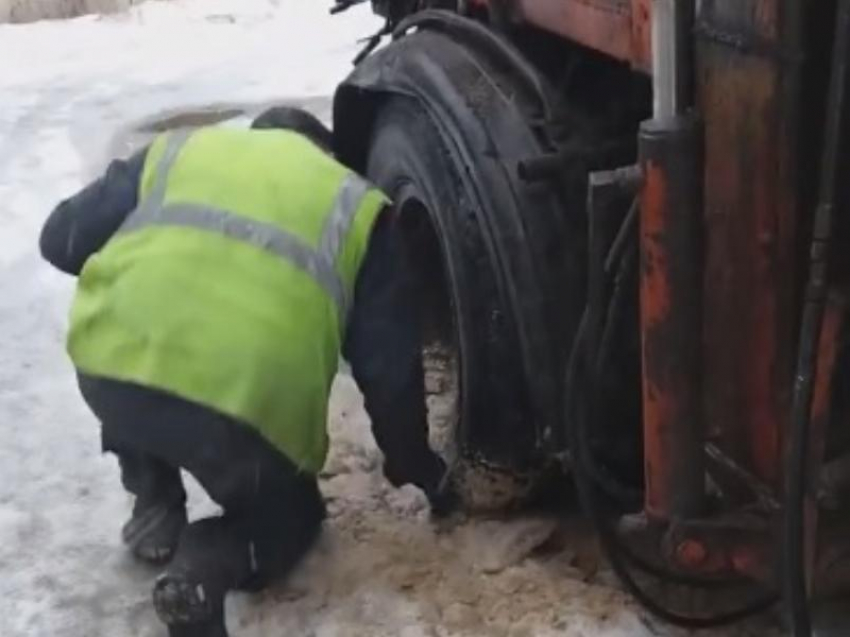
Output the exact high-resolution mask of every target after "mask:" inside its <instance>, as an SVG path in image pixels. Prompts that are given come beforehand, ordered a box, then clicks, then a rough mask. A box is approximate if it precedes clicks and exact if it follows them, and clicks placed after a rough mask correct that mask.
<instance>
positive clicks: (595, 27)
mask: <svg viewBox="0 0 850 637" xmlns="http://www.w3.org/2000/svg"><path fill="white" fill-rule="evenodd" d="M649 3H650V0H516V8H517V11H518V13H519V15H520V17H521V19H523V20H525V21H526V22H528V23H529V24H533V25H535V26H537V27H540V28H542V29H545V30H547V31H551V32H553V33H557V34H559V35H562V36H564V37H566V38H569V39H570V40H573V41H574V42H578V43H579V44H583V45H584V46H587V47H590V48H592V49H595V50H597V51H600V52H601V53H605V54H607V55H610V56H611V57H614V58H616V59H618V60H623V61H624V62H630V63H631V64H632V65H633V66H635V67H637V68H641V69H644V70H648V69H649V66H650V33H649V15H650V14H649ZM635 12H636V13H635ZM633 14H635V15H636V19H635V20H634V21H633Z"/></svg>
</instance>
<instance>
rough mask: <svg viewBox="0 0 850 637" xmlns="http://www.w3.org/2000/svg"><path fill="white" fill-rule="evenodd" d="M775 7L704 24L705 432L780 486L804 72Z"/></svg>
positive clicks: (711, 5) (700, 29) (764, 5)
mask: <svg viewBox="0 0 850 637" xmlns="http://www.w3.org/2000/svg"><path fill="white" fill-rule="evenodd" d="M779 2H780V0H704V2H703V5H702V10H701V13H700V15H699V16H698V25H697V33H698V46H697V67H698V73H699V77H700V82H699V91H698V93H699V95H698V102H699V105H700V107H701V111H702V113H703V115H704V118H705V126H706V128H705V140H706V164H705V231H706V253H705V254H706V261H705V295H704V308H705V309H704V312H705V316H704V355H705V359H704V360H705V377H704V382H705V396H706V399H705V410H706V417H707V423H708V426H709V431H710V432H712V433H713V434H714V435H715V436H716V438H717V439H718V441H719V442H720V443H721V444H722V445H724V447H725V448H726V450H727V452H728V453H729V454H730V455H732V457H734V458H735V459H736V460H738V461H740V462H741V463H742V464H743V466H745V467H747V468H748V469H750V470H751V471H752V472H753V473H754V474H755V475H756V476H758V477H759V478H760V479H762V480H764V481H765V482H768V483H770V484H772V485H774V486H777V485H778V481H779V478H780V476H781V463H782V432H783V430H784V429H785V427H786V422H787V418H788V413H789V408H790V402H791V381H792V376H793V362H794V353H795V344H796V323H797V319H798V315H799V307H798V305H797V303H796V299H797V282H798V267H797V266H798V261H797V245H798V244H797V227H796V218H797V212H798V182H797V180H796V179H795V177H796V167H795V161H794V160H795V154H794V149H795V147H796V141H797V140H796V129H795V127H794V126H793V123H794V122H795V121H796V119H795V115H796V108H797V105H796V100H797V99H798V97H799V91H798V90H797V89H798V84H799V72H798V68H797V67H796V66H794V65H793V61H792V60H793V54H792V52H791V51H787V50H786V51H783V48H785V47H786V45H785V43H783V42H781V41H780V39H779V38H780V36H779V35H777V34H779V32H780V29H779V26H778V22H777V15H778V4H779ZM783 53H784V54H783Z"/></svg>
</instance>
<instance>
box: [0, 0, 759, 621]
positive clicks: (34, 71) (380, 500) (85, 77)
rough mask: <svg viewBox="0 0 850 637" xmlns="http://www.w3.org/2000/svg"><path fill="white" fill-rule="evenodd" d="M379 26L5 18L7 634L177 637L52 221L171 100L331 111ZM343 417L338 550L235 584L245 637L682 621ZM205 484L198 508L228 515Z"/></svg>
mask: <svg viewBox="0 0 850 637" xmlns="http://www.w3.org/2000/svg"><path fill="white" fill-rule="evenodd" d="M376 27H377V24H376V23H375V21H374V19H373V18H372V17H371V16H370V15H369V14H368V12H366V11H352V12H349V13H348V14H345V15H343V16H341V17H338V18H333V19H331V18H330V17H328V16H327V6H326V2H325V1H324V0H280V1H279V2H269V1H262V0H194V1H192V0H180V1H178V2H174V3H148V4H144V5H142V6H140V7H137V8H135V9H133V10H132V11H131V12H130V13H127V14H122V15H114V16H110V17H108V18H106V17H104V18H99V17H85V18H80V19H77V20H73V21H68V22H50V23H36V24H31V25H27V26H0V95H2V100H0V636H3V637H53V636H66V635H67V636H73V637H76V636H81V637H82V636H85V637H95V636H101V635H102V636H104V637H122V636H138V637H154V636H157V635H161V634H163V630H162V628H161V626H159V625H158V623H157V621H156V619H155V616H154V613H153V611H152V609H151V607H150V603H149V589H150V585H151V583H152V580H153V578H154V576H155V571H153V570H151V569H149V568H145V567H143V566H140V565H138V564H136V563H134V562H133V561H132V560H131V559H130V558H129V557H128V556H127V555H126V554H125V552H124V551H123V550H122V548H121V546H120V543H119V540H118V531H119V528H120V525H121V523H122V522H123V520H124V518H125V515H126V513H127V510H128V504H129V503H128V499H127V497H126V496H125V495H124V494H123V492H122V490H121V488H120V486H119V482H118V476H117V471H116V467H115V463H114V461H113V459H112V458H109V457H104V456H101V455H100V454H99V450H98V435H97V424H96V422H95V421H94V419H93V418H92V416H91V415H90V414H89V413H88V412H87V411H86V409H85V408H84V405H83V403H82V401H81V400H80V399H79V397H78V395H77V392H76V388H75V384H74V377H73V373H72V369H71V366H70V365H69V363H68V361H67V359H66V357H65V354H64V348H63V339H64V332H65V325H66V313H67V308H68V304H69V300H70V296H71V293H72V286H73V281H72V280H70V279H69V278H66V277H64V276H62V275H60V274H58V273H56V272H54V271H52V270H51V269H50V268H49V267H48V266H47V265H46V264H44V263H42V262H41V261H40V259H39V256H38V254H37V237H38V231H39V229H40V225H41V223H42V222H43V220H44V218H45V216H46V215H47V214H48V212H49V211H50V210H51V208H52V206H53V205H54V204H55V203H56V202H57V201H58V200H60V199H61V198H62V197H64V196H67V195H69V194H71V193H72V192H74V191H75V190H76V189H78V188H79V187H80V186H82V185H83V184H84V183H85V182H86V181H87V180H88V179H89V178H91V177H92V176H94V175H95V174H96V173H97V172H98V171H99V170H100V169H101V168H102V167H103V165H104V163H105V161H106V160H107V158H108V157H109V156H110V155H111V154H113V153H126V152H128V151H129V150H130V148H131V147H132V145H133V144H135V143H139V142H141V141H144V137H145V134H144V133H139V132H138V129H139V128H140V126H141V128H143V129H144V128H145V127H146V126H147V128H150V126H149V125H150V123H151V122H153V121H156V120H158V119H161V118H162V117H163V113H175V112H183V111H187V110H188V111H195V110H198V109H200V110H208V109H213V110H215V109H220V110H221V109H224V110H227V108H229V107H232V106H233V105H240V104H241V105H247V106H246V107H245V108H247V110H248V111H249V112H253V111H255V110H256V109H257V108H258V107H259V106H258V105H261V104H264V103H268V102H273V101H287V102H294V103H299V104H304V105H306V106H308V107H309V108H311V109H312V110H314V111H315V112H317V113H318V114H320V115H323V116H327V115H328V112H329V104H330V101H329V95H330V93H331V91H332V89H333V87H334V85H335V84H336V83H337V82H338V81H339V80H340V79H341V78H342V77H343V76H344V75H345V74H346V73H347V71H348V68H349V61H350V59H351V58H352V57H353V55H354V54H355V52H356V51H357V49H358V45H357V44H356V43H355V40H356V38H357V37H360V36H363V35H367V34H369V33H371V32H372V31H373V30H374V29H375V28H376ZM140 123H141V124H140ZM331 430H332V436H333V439H334V445H333V450H332V456H331V458H330V460H329V463H328V466H327V469H326V471H325V474H324V479H323V490H324V492H325V494H326V496H327V498H328V500H329V508H330V511H331V517H330V519H329V521H328V524H327V528H326V532H325V535H324V538H323V540H322V542H321V545H320V546H319V548H318V550H317V551H316V552H315V553H314V554H313V555H312V556H311V557H310V558H309V560H308V561H307V563H306V564H305V565H304V566H303V568H301V569H300V570H299V572H298V573H296V574H295V575H294V576H293V577H292V578H291V579H290V580H289V581H287V582H284V583H282V584H280V585H278V586H276V587H275V588H274V589H272V590H270V591H268V592H266V593H264V594H262V595H259V596H255V597H248V596H242V595H234V596H232V598H231V599H230V600H229V602H228V607H229V622H230V627H231V629H232V632H233V634H234V635H235V636H236V637H259V636H261V635H291V636H307V635H313V636H317V637H345V636H360V635H363V636H381V635H385V636H387V637H389V636H395V635H403V636H407V637H416V636H420V635H421V636H429V637H430V636H443V635H462V634H468V635H495V636H502V635H504V636H506V637H524V636H529V637H533V636H541V637H543V636H548V635H562V636H574V637H578V636H579V635H606V636H609V637H618V636H619V637H627V636H628V637H642V636H648V635H678V634H680V633H679V632H678V631H674V630H672V629H669V628H667V627H663V626H660V625H658V624H657V623H655V622H652V621H650V620H648V619H647V618H646V616H645V615H644V614H642V613H640V612H639V611H638V610H637V608H636V607H635V606H634V604H633V603H632V602H630V601H629V600H628V598H627V597H626V596H625V595H623V594H621V593H619V592H618V591H617V590H616V589H614V588H613V587H611V586H609V585H605V582H606V581H607V580H608V579H609V578H607V577H606V576H605V575H604V573H603V575H601V576H596V577H595V578H594V571H595V570H596V567H597V563H596V560H595V557H594V556H595V550H594V549H593V547H592V546H587V545H584V544H579V545H574V544H568V545H567V548H560V549H558V550H550V551H549V552H548V553H547V554H546V555H545V556H540V555H537V556H534V555H533V556H531V557H528V556H527V554H528V552H529V550H530V549H531V548H533V547H534V545H536V544H538V543H539V542H540V541H541V540H542V539H545V538H547V537H549V536H550V535H551V531H552V522H550V521H547V520H540V519H525V520H514V521H511V522H499V521H488V520H480V519H479V520H474V521H470V522H467V523H465V524H461V525H459V526H456V527H454V528H451V529H442V530H440V529H435V528H434V527H433V526H432V525H431V524H430V523H429V521H428V517H427V513H426V511H425V507H424V502H423V498H422V497H421V495H420V494H419V493H418V492H416V491H415V490H413V489H409V490H407V489H405V490H401V491H395V490H393V489H391V488H390V487H389V486H388V485H387V484H386V483H385V482H384V481H383V479H382V478H381V475H380V472H379V470H378V467H379V464H380V461H379V457H378V452H377V451H376V449H375V447H374V444H373V443H372V441H371V438H370V434H369V429H368V421H367V419H366V417H365V415H364V413H363V410H362V408H361V405H360V399H359V396H358V394H357V391H356V388H355V387H354V385H353V382H352V381H351V380H350V379H349V378H346V377H341V378H340V379H339V381H338V383H337V387H336V392H335V395H334V398H333V409H332V418H331ZM193 496H197V497H194V501H193V504H192V514H193V515H199V514H203V513H207V512H209V511H210V509H211V504H210V503H209V502H208V501H205V499H204V498H203V497H202V496H201V495H200V494H199V493H198V490H197V489H196V490H195V491H194V492H193ZM550 543H551V542H550ZM586 580H593V581H596V582H597V583H586ZM766 630H767V629H766V628H765V627H764V626H760V627H756V628H752V629H744V630H743V631H741V632H736V634H753V635H756V634H758V635H764V634H767V632H766ZM717 634H720V633H717Z"/></svg>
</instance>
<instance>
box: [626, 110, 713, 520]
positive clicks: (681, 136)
mask: <svg viewBox="0 0 850 637" xmlns="http://www.w3.org/2000/svg"><path fill="white" fill-rule="evenodd" d="M639 143H640V159H641V164H642V166H643V174H644V183H643V191H642V195H641V214H640V252H641V290H640V313H641V332H642V341H643V398H644V404H643V412H644V415H643V431H644V464H645V466H646V472H645V480H646V501H645V504H644V506H645V509H646V512H647V514H648V515H649V516H650V517H651V518H653V519H655V520H659V521H670V520H673V519H684V518H689V517H695V516H699V515H701V514H702V512H703V504H704V500H705V498H704V493H705V490H704V481H705V454H704V452H703V445H704V438H705V434H704V431H703V418H702V356H701V347H702V338H701V336H702V331H701V330H702V322H701V317H702V249H701V231H700V228H701V226H700V223H701V211H702V183H703V165H702V156H703V153H702V129H701V126H700V123H699V121H698V120H697V119H696V118H694V117H686V116H678V117H675V118H673V119H670V120H667V121H658V120H654V121H650V122H645V123H644V124H643V126H642V127H641V131H640V138H639Z"/></svg>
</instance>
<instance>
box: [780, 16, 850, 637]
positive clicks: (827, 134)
mask: <svg viewBox="0 0 850 637" xmlns="http://www.w3.org/2000/svg"><path fill="white" fill-rule="evenodd" d="M833 47H834V48H833V61H832V75H831V78H830V87H829V98H828V100H827V112H826V120H825V121H826V124H825V126H824V139H823V157H822V159H821V176H820V190H819V194H818V206H817V210H816V212H815V220H814V229H813V232H812V241H811V251H810V253H809V259H810V261H809V279H808V284H807V286H806V305H805V307H804V309H803V318H802V322H801V327H800V341H799V348H798V353H797V369H796V375H795V383H794V399H793V403H792V408H791V431H790V436H789V453H788V459H787V464H786V471H785V509H784V515H783V530H784V538H783V539H784V541H783V553H784V555H783V558H784V559H783V571H784V577H783V580H784V583H785V597H786V602H787V605H788V608H789V611H790V614H791V624H792V627H793V630H794V635H795V637H809V636H810V635H811V634H812V622H811V613H810V609H809V594H808V583H807V572H806V529H805V515H804V510H805V498H806V487H807V482H808V481H807V477H808V455H809V444H808V443H809V425H810V419H811V404H812V393H813V387H814V370H815V369H816V366H817V351H818V340H819V336H820V330H821V324H822V323H823V316H824V308H825V305H826V296H827V281H828V259H829V248H830V243H831V239H832V225H833V224H832V218H833V211H834V208H835V205H836V201H837V198H838V192H837V191H838V188H839V185H838V165H839V162H840V158H841V153H842V144H843V143H845V141H846V135H847V128H846V127H847V113H846V109H847V107H848V104H847V92H848V83H850V78H848V74H850V0H840V1H839V5H838V15H837V19H836V21H835V42H834V45H833Z"/></svg>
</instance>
